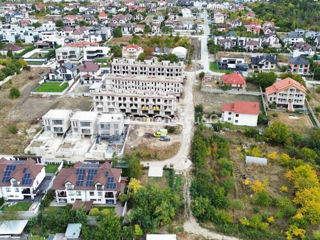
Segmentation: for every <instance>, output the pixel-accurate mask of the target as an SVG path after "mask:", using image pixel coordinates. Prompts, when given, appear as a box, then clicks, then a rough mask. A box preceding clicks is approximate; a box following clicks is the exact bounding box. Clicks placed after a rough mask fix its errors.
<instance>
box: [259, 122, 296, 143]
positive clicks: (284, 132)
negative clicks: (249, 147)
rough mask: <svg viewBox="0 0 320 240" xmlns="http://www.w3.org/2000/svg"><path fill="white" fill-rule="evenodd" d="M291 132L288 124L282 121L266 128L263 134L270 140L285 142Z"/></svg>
mask: <svg viewBox="0 0 320 240" xmlns="http://www.w3.org/2000/svg"><path fill="white" fill-rule="evenodd" d="M289 135H290V133H289V130H288V127H287V125H285V124H284V123H282V122H274V123H273V124H271V125H270V126H269V127H267V128H266V129H265V130H264V133H263V136H264V138H265V139H266V141H268V142H273V143H278V144H284V143H285V142H286V141H287V138H288V137H289Z"/></svg>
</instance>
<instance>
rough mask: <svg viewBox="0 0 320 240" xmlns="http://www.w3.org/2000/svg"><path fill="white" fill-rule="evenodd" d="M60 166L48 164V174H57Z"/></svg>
mask: <svg viewBox="0 0 320 240" xmlns="http://www.w3.org/2000/svg"><path fill="white" fill-rule="evenodd" d="M58 167H59V164H48V165H47V166H46V173H56V171H57V169H58Z"/></svg>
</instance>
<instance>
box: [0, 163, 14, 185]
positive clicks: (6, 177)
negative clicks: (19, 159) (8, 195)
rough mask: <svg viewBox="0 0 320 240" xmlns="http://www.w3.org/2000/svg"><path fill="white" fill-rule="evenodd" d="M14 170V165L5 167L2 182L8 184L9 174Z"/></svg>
mask: <svg viewBox="0 0 320 240" xmlns="http://www.w3.org/2000/svg"><path fill="white" fill-rule="evenodd" d="M15 169H16V166H15V165H8V166H7V167H6V171H5V172H4V175H3V178H2V182H8V181H9V179H10V175H11V172H12V171H14V170H15Z"/></svg>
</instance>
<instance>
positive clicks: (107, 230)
mask: <svg viewBox="0 0 320 240" xmlns="http://www.w3.org/2000/svg"><path fill="white" fill-rule="evenodd" d="M98 222H99V224H98V227H97V229H96V231H95V234H94V236H95V238H94V239H97V240H98V239H99V240H100V239H101V240H119V238H120V236H121V224H120V218H119V217H118V216H117V215H116V214H115V212H114V211H108V213H107V214H105V215H104V216H103V217H102V216H101V217H100V218H99V220H98Z"/></svg>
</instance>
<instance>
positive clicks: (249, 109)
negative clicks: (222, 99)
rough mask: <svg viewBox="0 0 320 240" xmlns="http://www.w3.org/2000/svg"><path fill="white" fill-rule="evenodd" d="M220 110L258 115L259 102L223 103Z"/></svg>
mask: <svg viewBox="0 0 320 240" xmlns="http://www.w3.org/2000/svg"><path fill="white" fill-rule="evenodd" d="M222 111H224V112H225V111H228V112H233V113H238V114H252V115H259V113H260V106H259V102H246V101H235V102H234V103H233V104H223V105H222Z"/></svg>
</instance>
